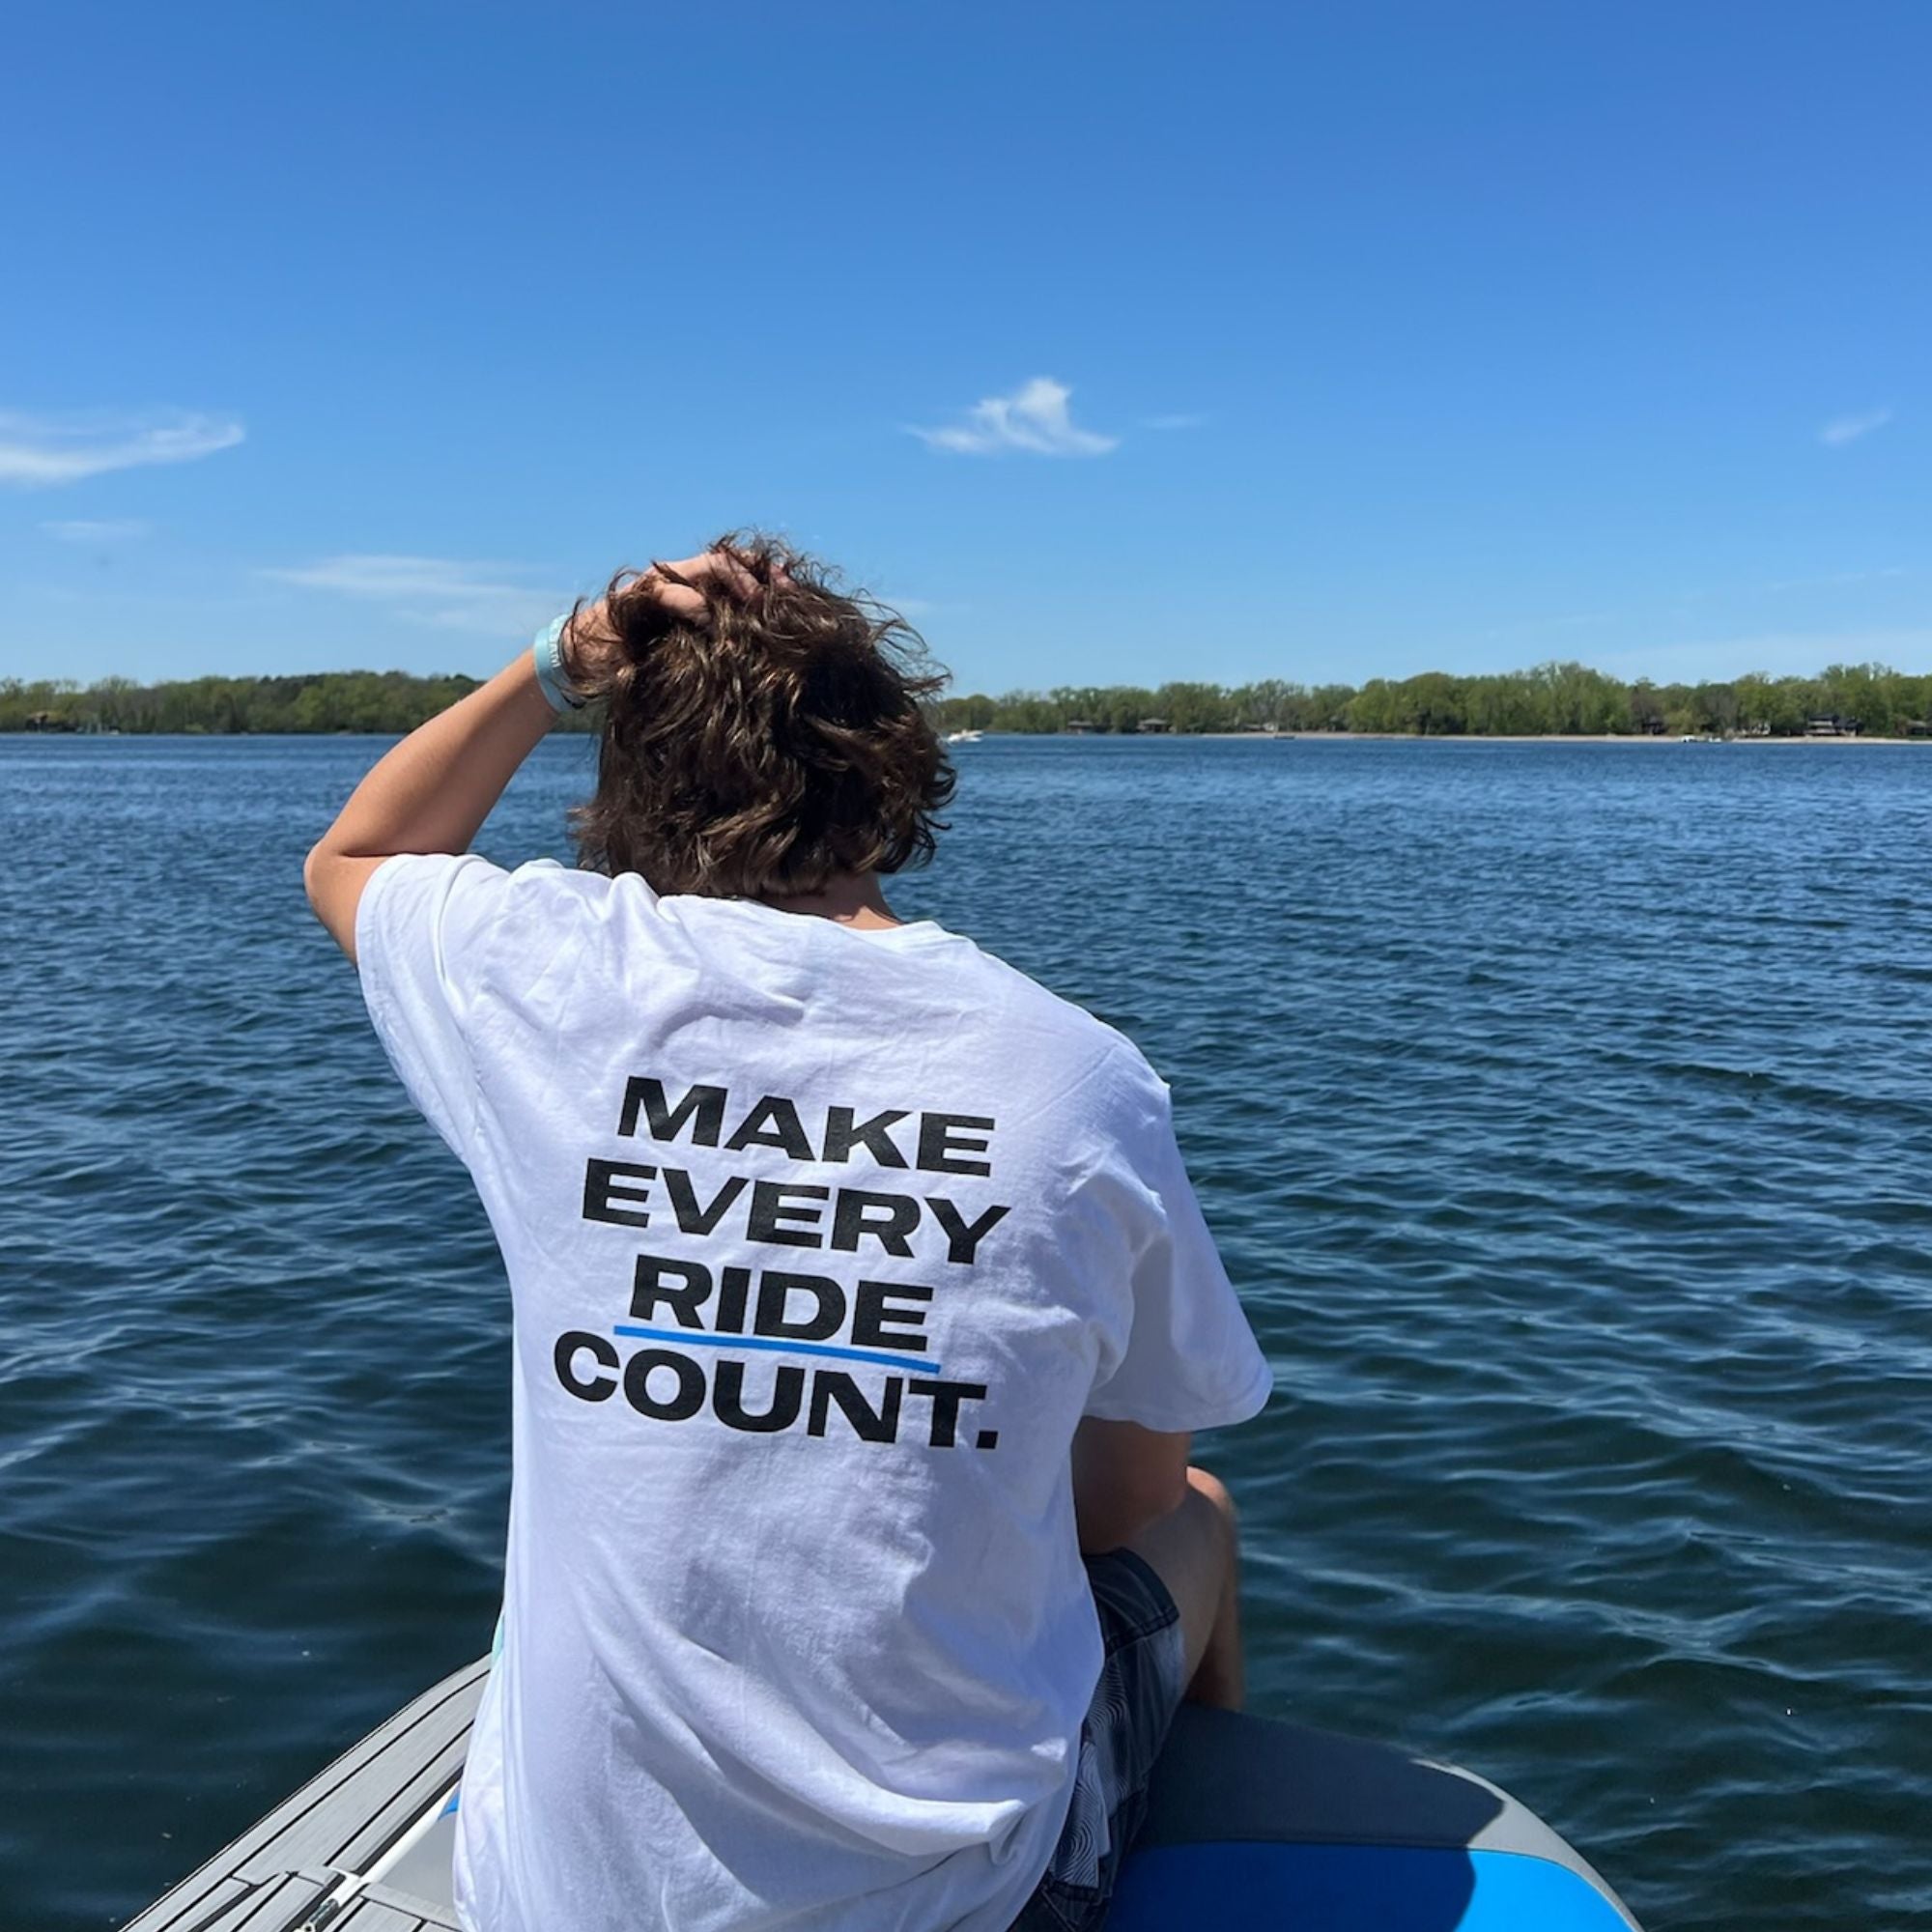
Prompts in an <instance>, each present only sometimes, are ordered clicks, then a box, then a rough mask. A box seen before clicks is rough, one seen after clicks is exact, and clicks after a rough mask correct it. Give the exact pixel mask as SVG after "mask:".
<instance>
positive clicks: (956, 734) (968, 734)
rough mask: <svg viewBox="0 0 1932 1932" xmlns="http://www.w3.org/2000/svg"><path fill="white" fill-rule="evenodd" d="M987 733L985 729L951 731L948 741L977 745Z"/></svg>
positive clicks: (955, 743) (948, 734) (947, 737)
mask: <svg viewBox="0 0 1932 1932" xmlns="http://www.w3.org/2000/svg"><path fill="white" fill-rule="evenodd" d="M985 735H986V734H985V732H983V731H949V732H947V734H946V742H947V743H948V744H949V745H977V744H978V743H979V742H980V739H981V738H983V737H984V736H985Z"/></svg>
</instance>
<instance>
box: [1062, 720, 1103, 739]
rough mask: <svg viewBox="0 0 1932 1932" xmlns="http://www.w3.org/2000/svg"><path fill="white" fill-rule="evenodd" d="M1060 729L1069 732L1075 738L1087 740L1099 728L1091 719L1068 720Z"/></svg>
mask: <svg viewBox="0 0 1932 1932" xmlns="http://www.w3.org/2000/svg"><path fill="white" fill-rule="evenodd" d="M1060 728H1061V729H1062V730H1063V731H1069V732H1071V733H1072V735H1073V736H1074V737H1076V738H1088V737H1092V736H1093V734H1094V732H1095V731H1097V730H1098V729H1099V728H1100V727H1099V726H1098V725H1095V724H1094V721H1093V719H1091V718H1069V719H1068V720H1067V721H1066V723H1065V725H1062V726H1061V727H1060Z"/></svg>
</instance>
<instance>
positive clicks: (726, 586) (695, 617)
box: [564, 550, 783, 687]
mask: <svg viewBox="0 0 1932 1932" xmlns="http://www.w3.org/2000/svg"><path fill="white" fill-rule="evenodd" d="M780 575H781V577H782V575H783V573H782V572H781V573H780ZM758 588H759V583H758V580H757V579H756V578H755V577H753V575H752V573H751V572H750V571H749V570H747V569H746V568H745V566H744V564H743V563H742V562H741V561H740V560H739V559H738V558H737V557H736V556H734V555H733V554H731V553H730V552H729V551H727V550H708V551H705V552H704V553H703V554H702V555H699V556H688V557H685V558H684V559H683V560H682V561H680V562H677V563H654V564H652V565H651V567H650V569H648V570H647V571H645V572H644V573H643V575H642V576H641V577H638V578H635V579H633V580H632V582H630V583H628V584H627V585H626V586H625V588H624V593H623V594H624V595H625V596H626V597H627V598H635V597H638V596H639V595H642V596H645V597H648V598H649V599H650V601H651V602H652V603H654V604H656V605H658V606H659V607H660V609H662V610H663V611H664V612H665V614H666V615H667V616H668V617H669V618H671V619H673V620H674V621H676V622H677V623H680V624H690V625H692V626H694V627H698V628H701V627H702V626H703V625H704V624H706V623H707V622H708V621H709V618H710V611H711V600H712V599H713V598H715V597H716V596H717V595H718V594H719V592H720V591H723V592H724V593H725V595H726V596H728V597H731V598H733V599H735V600H736V601H738V602H740V603H747V602H749V601H750V600H751V599H752V598H753V596H754V595H755V594H756V593H757V591H758ZM616 647H617V633H616V627H615V626H613V625H612V624H611V621H610V599H609V598H608V597H600V598H599V599H598V600H597V601H596V602H595V603H594V604H586V605H585V606H583V608H582V610H580V611H578V612H577V614H576V615H575V616H573V617H572V618H571V620H570V628H569V631H568V633H567V634H566V637H565V639H564V654H565V659H566V662H567V663H568V665H569V667H570V670H571V675H572V679H573V681H574V682H577V683H580V684H584V685H589V686H593V687H594V685H595V684H596V682H597V680H598V673H599V672H600V670H602V669H603V668H604V666H605V661H606V660H607V659H608V657H609V655H610V653H611V651H612V650H614V649H615V648H616Z"/></svg>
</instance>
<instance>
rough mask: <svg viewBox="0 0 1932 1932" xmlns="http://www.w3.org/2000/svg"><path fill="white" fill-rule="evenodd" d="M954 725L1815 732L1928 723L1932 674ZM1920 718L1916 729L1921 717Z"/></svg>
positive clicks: (1137, 705) (1224, 691)
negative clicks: (1821, 723)
mask: <svg viewBox="0 0 1932 1932" xmlns="http://www.w3.org/2000/svg"><path fill="white" fill-rule="evenodd" d="M937 709H938V714H939V719H940V722H941V724H942V725H945V727H946V728H947V729H948V730H980V731H1067V730H1092V731H1109V732H1131V731H1139V730H1143V729H1146V728H1148V726H1150V725H1152V726H1153V727H1154V728H1157V729H1166V730H1170V731H1266V730H1275V731H1364V732H1370V731H1372V732H1398V733H1403V734H1406V735H1411V736H1415V737H1463V736H1468V737H1497V736H1503V737H1509V736H1524V737H1533V736H1543V735H1557V736H1565V737H1568V736H1590V737H1594V736H1602V735H1610V736H1620V737H1621V736H1634V735H1638V734H1642V733H1646V732H1649V733H1667V734H1670V735H1673V736H1684V735H1686V734H1690V733H1696V734H1700V735H1702V734H1707V733H1708V734H1711V735H1716V736H1722V735H1724V734H1727V733H1730V732H1749V733H1754V734H1758V735H1765V736H1773V737H1789V736H1797V735H1799V734H1802V733H1803V732H1804V729H1805V727H1806V725H1807V724H1808V723H1809V722H1810V721H1811V720H1813V719H1833V720H1836V721H1838V722H1839V723H1840V724H1841V725H1843V726H1844V727H1845V728H1847V729H1849V728H1852V727H1854V726H1856V727H1857V728H1859V729H1861V730H1862V731H1864V732H1867V733H1869V734H1871V735H1872V736H1874V737H1905V736H1908V735H1918V731H1923V730H1925V729H1927V728H1928V723H1929V722H1932V674H1928V675H1926V676H1922V677H1911V676H1907V675H1905V674H1904V673H1902V672H1899V671H1895V670H1892V669H1890V668H1889V667H1888V666H1885V665H1876V664H1870V665H1833V666H1832V667H1831V668H1829V669H1827V670H1824V671H1821V672H1819V674H1818V675H1817V676H1816V677H1771V676H1768V675H1765V674H1762V673H1753V674H1752V675H1750V676H1747V677H1740V678H1733V679H1730V680H1727V681H1723V682H1710V683H1704V684H1654V683H1652V682H1651V681H1650V680H1649V679H1647V678H1642V679H1639V680H1638V681H1637V682H1636V683H1634V684H1631V683H1626V682H1625V681H1624V680H1623V679H1621V678H1615V677H1610V676H1608V675H1607V674H1606V673H1605V672H1603V671H1599V670H1591V669H1590V668H1588V667H1587V666H1585V665H1579V664H1545V665H1538V666H1536V667H1535V668H1533V669H1529V670H1514V671H1500V672H1496V673H1493V674H1490V675H1486V676H1481V677H1452V676H1451V675H1450V674H1449V673H1448V672H1446V671H1424V672H1422V673H1421V674H1420V675H1419V676H1416V677H1409V678H1403V679H1400V680H1396V679H1391V678H1381V677H1377V678H1371V679H1370V680H1369V681H1368V683H1366V684H1365V685H1363V686H1361V687H1360V688H1359V689H1356V688H1355V687H1353V686H1351V685H1346V684H1321V685H1306V684H1293V683H1287V682H1284V681H1283V680H1281V679H1279V678H1264V679H1262V680H1261V681H1259V682H1258V683H1254V684H1243V685H1236V686H1232V687H1230V686H1227V685H1219V684H1163V685H1160V686H1158V687H1156V688H1154V689H1152V690H1148V689H1144V688H1141V687H1138V686H1130V685H1107V686H1099V687H1095V686H1062V687H1060V688H1059V689H1057V690H1054V691H1048V692H1043V693H1042V692H1030V691H1015V692H1009V693H1008V694H1007V695H1006V696H1000V697H989V696H985V695H984V694H983V693H976V694H974V695H973V696H948V697H944V698H942V699H941V700H940V701H939V704H938V707H937ZM1915 726H1916V727H1918V731H1915V729H1914V727H1915Z"/></svg>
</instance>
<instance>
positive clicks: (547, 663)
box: [530, 613, 583, 711]
mask: <svg viewBox="0 0 1932 1932" xmlns="http://www.w3.org/2000/svg"><path fill="white" fill-rule="evenodd" d="M569 622H570V618H569V615H568V614H567V613H566V614H565V615H564V616H561V617H555V618H553V619H552V620H551V621H550V622H549V623H548V624H546V625H545V626H544V628H543V629H542V630H541V631H539V632H538V633H537V635H536V641H535V642H534V643H532V644H531V645H530V658H531V661H532V662H533V663H534V664H535V666H536V670H537V685H538V688H539V689H540V690H541V691H542V692H543V695H544V696H546V697H547V698H549V700H550V708H551V709H552V710H553V711H582V709H583V700H582V698H581V697H576V696H572V695H571V690H570V683H569V680H568V679H567V678H565V676H564V674H563V629H564V626H565V625H566V624H568V623H569Z"/></svg>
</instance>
